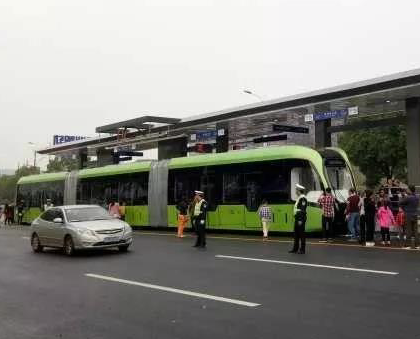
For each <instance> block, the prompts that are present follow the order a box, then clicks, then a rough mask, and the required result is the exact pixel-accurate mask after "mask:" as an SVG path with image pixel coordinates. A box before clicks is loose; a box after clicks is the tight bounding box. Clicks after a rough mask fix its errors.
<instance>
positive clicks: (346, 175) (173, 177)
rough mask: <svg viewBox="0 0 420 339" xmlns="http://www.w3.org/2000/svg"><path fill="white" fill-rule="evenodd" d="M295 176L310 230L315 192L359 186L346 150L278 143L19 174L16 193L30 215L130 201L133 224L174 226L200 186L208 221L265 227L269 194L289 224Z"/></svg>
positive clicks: (316, 218)
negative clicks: (48, 206) (48, 205)
mask: <svg viewBox="0 0 420 339" xmlns="http://www.w3.org/2000/svg"><path fill="white" fill-rule="evenodd" d="M296 183H300V184H301V185H303V186H305V187H306V189H307V198H308V201H309V203H310V204H309V207H308V221H307V230H308V231H318V230H320V229H321V209H320V208H319V206H318V205H317V200H318V198H319V196H320V194H321V193H322V190H323V189H324V188H326V187H331V188H332V189H333V192H334V195H335V198H336V199H337V201H338V202H339V203H344V202H345V200H346V199H347V196H348V189H349V188H351V187H354V179H353V173H352V169H351V166H350V163H349V160H348V158H347V156H346V154H345V153H344V152H343V151H342V150H340V149H338V148H326V149H323V150H320V151H316V150H314V149H311V148H307V147H302V146H280V147H268V148H259V149H253V150H247V151H232V152H227V153H217V154H206V155H200V156H192V157H184V158H174V159H171V160H162V161H141V162H133V163H127V164H121V165H110V166H105V167H100V168H92V169H82V170H80V171H75V172H71V173H51V174H40V175H32V176H28V177H24V178H22V179H20V180H19V182H18V188H17V198H16V199H17V202H19V201H24V204H25V207H26V208H25V214H24V222H27V223H30V222H32V220H34V219H35V218H36V217H37V216H38V215H39V214H40V213H41V208H42V206H44V204H45V202H46V199H51V200H52V202H53V203H54V205H56V206H58V205H63V204H64V205H73V204H98V205H102V206H104V207H106V206H107V205H108V204H109V202H110V201H115V202H119V203H120V204H121V203H123V202H125V203H126V206H127V207H126V221H127V222H128V223H129V224H130V225H132V226H159V227H175V226H176V225H177V210H176V207H175V206H176V204H177V202H178V201H179V200H180V199H182V198H183V197H187V198H188V199H191V198H192V196H193V192H194V190H201V191H203V192H205V199H206V200H207V202H208V204H209V211H208V218H207V227H208V228H210V229H222V230H244V231H245V230H258V229H260V228H261V225H260V220H259V218H258V215H257V213H256V212H257V209H258V207H259V205H260V203H261V201H262V199H267V200H268V202H269V205H270V206H271V207H272V210H273V222H272V224H271V228H270V229H271V230H272V231H278V232H291V231H292V230H293V205H294V202H295V200H296V198H297V197H296V193H295V184H296Z"/></svg>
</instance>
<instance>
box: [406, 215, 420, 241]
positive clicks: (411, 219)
mask: <svg viewBox="0 0 420 339" xmlns="http://www.w3.org/2000/svg"><path fill="white" fill-rule="evenodd" d="M406 234H407V238H406V243H405V245H406V246H412V240H411V238H413V237H414V246H415V247H417V246H418V245H419V232H418V229H417V215H408V214H407V225H406Z"/></svg>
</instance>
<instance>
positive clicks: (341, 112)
mask: <svg viewBox="0 0 420 339" xmlns="http://www.w3.org/2000/svg"><path fill="white" fill-rule="evenodd" d="M357 114H359V107H357V106H354V107H349V108H344V109H335V110H332V111H325V112H317V113H314V114H313V115H312V114H306V115H305V122H309V121H310V117H309V116H310V115H312V116H313V117H312V120H314V121H320V120H328V119H343V118H345V117H347V116H352V115H357Z"/></svg>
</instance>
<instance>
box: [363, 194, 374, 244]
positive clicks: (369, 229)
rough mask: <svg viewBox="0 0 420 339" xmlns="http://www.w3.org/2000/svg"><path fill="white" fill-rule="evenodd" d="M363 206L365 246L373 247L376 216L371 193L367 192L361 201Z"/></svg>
mask: <svg viewBox="0 0 420 339" xmlns="http://www.w3.org/2000/svg"><path fill="white" fill-rule="evenodd" d="M363 206H364V209H365V224H366V246H367V247H372V246H375V242H374V240H373V237H374V234H375V216H376V203H375V198H374V195H373V192H372V191H370V190H367V191H366V192H365V198H364V199H363Z"/></svg>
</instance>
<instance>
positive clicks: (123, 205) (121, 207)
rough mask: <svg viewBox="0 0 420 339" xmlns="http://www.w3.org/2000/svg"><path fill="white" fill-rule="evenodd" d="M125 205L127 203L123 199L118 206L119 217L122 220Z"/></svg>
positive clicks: (123, 218) (123, 219)
mask: <svg viewBox="0 0 420 339" xmlns="http://www.w3.org/2000/svg"><path fill="white" fill-rule="evenodd" d="M126 205H127V204H126V203H125V201H123V202H122V203H121V205H119V208H118V210H119V213H120V219H121V220H122V221H125V213H126Z"/></svg>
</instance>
